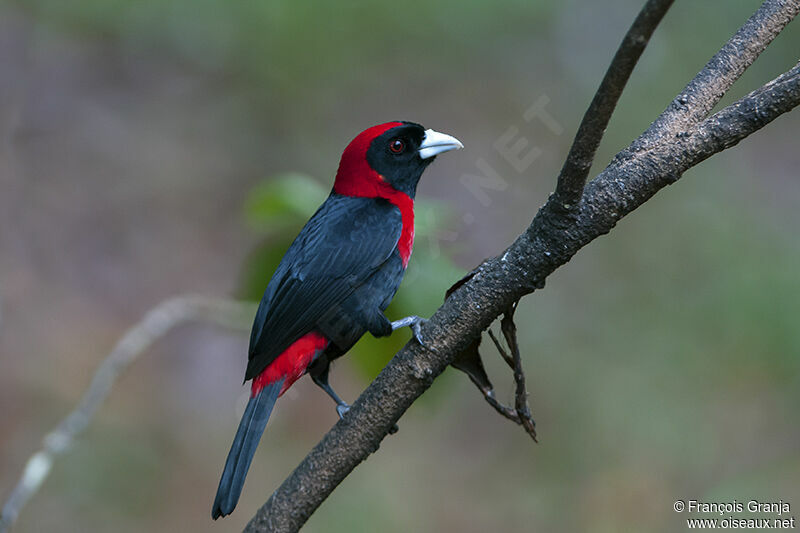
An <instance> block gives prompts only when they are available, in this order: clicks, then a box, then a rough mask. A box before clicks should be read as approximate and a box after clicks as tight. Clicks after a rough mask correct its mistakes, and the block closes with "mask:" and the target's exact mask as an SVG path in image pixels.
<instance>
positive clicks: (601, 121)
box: [555, 0, 674, 211]
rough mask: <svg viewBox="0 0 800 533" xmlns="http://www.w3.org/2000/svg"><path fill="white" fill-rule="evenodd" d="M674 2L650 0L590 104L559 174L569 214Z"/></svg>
mask: <svg viewBox="0 0 800 533" xmlns="http://www.w3.org/2000/svg"><path fill="white" fill-rule="evenodd" d="M673 1H674V0H648V2H647V3H646V4H645V5H644V7H642V10H641V11H640V12H639V15H638V16H637V17H636V20H634V21H633V24H632V25H631V27H630V29H629V30H628V33H626V34H625V37H624V38H623V39H622V43H620V45H619V49H618V50H617V53H616V54H615V55H614V59H612V60H611V65H609V67H608V70H607V71H606V74H605V76H604V77H603V81H601V82H600V87H598V89H597V92H596V93H595V95H594V98H593V99H592V103H591V104H589V109H587V110H586V114H584V115H583V120H582V121H581V124H580V126H579V127H578V132H577V133H576V134H575V139H574V140H573V141H572V146H571V147H570V149H569V154H567V158H566V160H565V161H564V166H563V167H562V168H561V172H560V173H559V175H558V183H557V185H556V192H555V194H556V197H557V200H556V202H557V205H560V206H561V207H563V208H564V210H565V211H568V210H569V209H571V208H572V207H574V206H575V204H577V203H578V200H580V197H581V194H583V187H584V186H585V185H586V178H587V177H588V176H589V170H590V169H591V168H592V161H594V155H595V152H597V147H598V146H600V141H601V140H602V139H603V134H604V133H605V131H606V127H608V121H609V120H611V114H612V113H613V112H614V108H615V107H616V106H617V101H618V100H619V97H620V96H621V95H622V91H623V89H625V85H626V84H627V83H628V79H629V78H630V76H631V73H632V72H633V69H634V67H635V66H636V63H637V62H638V61H639V58H640V57H641V55H642V52H644V49H645V47H646V46H647V43H648V41H650V37H651V36H652V35H653V32H654V31H655V29H656V27H657V26H658V24H659V23H660V22H661V19H662V18H664V15H665V14H666V13H667V10H668V9H669V8H670V6H671V5H672V2H673Z"/></svg>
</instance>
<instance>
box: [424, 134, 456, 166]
mask: <svg viewBox="0 0 800 533" xmlns="http://www.w3.org/2000/svg"><path fill="white" fill-rule="evenodd" d="M461 148H464V145H463V144H461V141H459V140H458V139H456V138H455V137H452V136H450V135H447V134H446V133H439V132H438V131H434V130H425V138H424V139H422V144H420V145H419V156H420V157H421V158H422V159H428V158H429V157H433V156H435V155H439V154H441V153H443V152H449V151H450V150H460V149H461Z"/></svg>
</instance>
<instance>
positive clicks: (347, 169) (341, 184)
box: [333, 122, 414, 268]
mask: <svg viewBox="0 0 800 533" xmlns="http://www.w3.org/2000/svg"><path fill="white" fill-rule="evenodd" d="M402 125H403V123H402V122H387V123H386V124H380V125H378V126H373V127H371V128H368V129H366V130H364V131H362V132H361V133H359V134H358V135H357V136H356V138H355V139H353V140H352V141H351V142H350V144H348V145H347V148H345V149H344V153H343V154H342V160H341V162H340V163H339V170H338V171H337V172H336V181H334V183H333V190H334V192H336V193H337V194H341V195H344V196H358V197H362V198H383V199H385V200H388V201H389V202H391V203H393V204H394V205H396V206H397V208H398V209H399V210H400V215H401V216H402V217H403V229H402V231H401V233H400V240H398V241H397V251H398V252H399V253H400V259H401V260H402V261H403V268H405V267H407V266H408V260H409V259H410V258H411V249H412V248H413V246H414V200H412V199H411V197H409V196H408V195H407V194H406V193H404V192H400V191H398V190H397V189H395V188H394V187H392V186H391V185H390V184H389V183H388V182H387V181H386V180H385V179H384V178H383V176H381V175H380V174H379V173H378V172H376V171H375V170H374V169H373V168H372V167H371V166H369V163H368V162H367V150H369V145H370V143H372V141H373V140H374V139H375V138H376V137H379V136H381V135H383V134H384V133H385V132H387V131H389V130H390V129H392V128H396V127H397V126H402Z"/></svg>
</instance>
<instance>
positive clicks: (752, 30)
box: [246, 0, 800, 531]
mask: <svg viewBox="0 0 800 533" xmlns="http://www.w3.org/2000/svg"><path fill="white" fill-rule="evenodd" d="M797 11H798V2H789V1H784V2H779V1H777V0H767V1H766V2H764V5H763V6H762V7H761V9H759V11H758V12H757V13H756V14H755V15H754V16H753V17H751V19H750V20H749V21H748V23H747V24H745V26H743V28H742V29H741V30H740V31H739V32H738V33H737V34H736V37H735V38H734V39H732V41H734V40H735V43H736V46H734V48H736V49H738V50H740V52H741V54H740V55H739V56H737V57H732V56H731V57H728V58H727V61H726V63H727V64H728V65H738V67H736V68H729V69H727V70H725V69H723V71H720V69H719V67H720V63H719V62H716V61H714V60H712V61H711V62H709V64H708V65H706V68H705V69H704V70H703V72H701V73H700V74H699V75H698V76H697V77H696V78H695V80H699V81H698V82H697V83H695V82H693V83H692V84H690V86H693V87H695V88H696V89H695V90H693V91H692V92H691V98H690V100H691V105H690V106H689V107H690V108H691V109H690V111H689V113H683V112H680V113H677V114H676V112H675V110H674V109H673V108H672V107H670V108H669V109H667V110H666V111H665V112H664V113H663V114H662V115H661V117H659V119H657V120H656V122H655V123H654V124H653V125H652V126H651V128H650V129H648V130H647V131H646V132H645V133H643V134H642V135H641V136H640V137H639V138H638V139H636V141H634V143H633V144H632V145H631V147H629V148H627V149H625V150H623V151H622V152H620V153H619V154H617V156H616V157H615V158H614V159H613V160H612V162H611V163H610V164H609V165H608V166H607V167H606V168H605V170H603V172H601V173H600V175H599V176H598V177H597V178H595V179H594V180H593V181H591V182H590V183H589V184H588V186H586V188H585V190H584V192H583V196H582V198H581V201H580V203H579V204H578V206H577V209H576V212H575V215H574V217H570V218H571V219H572V220H571V221H569V223H568V224H566V225H565V224H564V221H563V217H560V215H559V213H560V212H562V211H563V210H562V211H559V209H558V208H556V207H554V206H553V202H552V197H551V201H549V202H548V203H547V204H545V206H544V207H542V208H541V209H540V210H539V212H538V213H537V214H536V217H535V218H534V220H533V222H532V223H531V225H530V227H529V228H528V229H527V230H526V231H525V232H524V233H523V234H522V235H520V236H519V237H518V238H517V239H516V240H515V242H514V243H513V244H512V245H511V246H510V247H509V248H508V249H506V251H505V252H504V253H503V254H502V255H501V256H499V257H496V258H493V259H489V260H487V261H484V262H483V263H482V264H481V265H480V266H479V267H478V268H477V269H476V270H475V271H474V275H472V276H471V277H470V279H469V280H467V281H466V282H465V283H464V284H463V285H462V286H461V287H460V288H458V289H457V290H456V291H455V292H453V294H451V295H450V297H449V298H448V299H447V301H446V302H445V303H444V305H442V306H441V307H440V308H439V309H438V310H437V311H436V313H435V314H434V315H433V316H432V317H431V319H430V321H429V322H428V323H427V324H426V325H425V326H424V328H423V329H424V332H423V336H424V338H425V339H428V343H429V344H431V348H434V349H435V352H434V351H432V350H428V349H425V348H423V347H421V346H420V345H418V344H416V343H415V342H409V343H408V344H407V345H406V346H405V347H404V348H403V349H402V350H401V351H400V352H398V353H397V354H396V355H395V356H394V358H393V359H392V360H391V361H390V362H389V364H388V365H386V367H385V368H384V369H383V371H381V373H380V374H379V375H378V377H377V378H376V379H375V380H374V381H373V382H372V383H371V384H370V385H369V386H368V387H367V389H366V390H365V391H364V393H363V394H362V395H361V396H360V397H359V398H358V400H356V402H355V403H354V404H353V406H352V408H351V409H350V411H349V412H348V414H347V416H345V417H344V419H342V420H340V421H339V422H338V423H337V424H336V425H335V426H334V427H333V428H332V429H331V431H329V432H328V433H327V434H326V435H325V437H324V438H323V439H322V441H320V443H319V444H317V446H315V447H314V449H313V450H312V451H311V452H310V453H309V454H308V455H307V456H306V458H305V459H304V460H303V461H302V462H301V463H300V465H299V466H298V467H297V468H296V469H295V470H294V472H292V474H291V475H290V476H289V477H288V478H287V479H286V480H285V481H284V482H283V484H282V485H281V486H280V487H279V488H278V490H276V491H275V493H274V494H273V495H272V496H271V497H270V498H269V500H268V501H267V502H266V503H265V504H264V505H263V506H262V507H261V509H259V510H258V512H257V513H256V515H255V516H254V517H253V519H252V520H251V521H250V523H249V524H248V526H247V528H246V531H297V530H298V529H299V528H300V527H301V526H302V525H303V524H304V523H305V522H306V520H308V518H309V517H310V516H311V514H312V513H313V512H314V511H315V510H316V509H317V508H318V507H319V505H320V504H322V502H323V501H324V500H325V499H326V498H327V497H328V495H329V494H330V493H331V492H332V491H333V490H334V489H335V488H336V487H337V486H338V485H339V483H341V482H342V480H344V478H345V477H346V476H347V475H348V474H349V473H350V472H351V471H352V470H353V469H354V468H355V467H356V466H358V465H359V464H360V463H361V462H362V461H364V460H365V459H366V458H367V457H368V456H369V454H371V453H372V452H374V451H376V450H377V449H378V447H379V446H380V443H381V441H382V440H383V438H384V437H385V436H386V434H387V433H388V432H389V430H390V429H391V428H392V426H393V425H394V424H395V423H396V422H397V421H398V420H399V418H400V417H401V416H402V415H403V413H404V412H405V411H406V409H408V408H409V407H410V406H411V404H412V403H413V402H414V401H415V400H416V399H417V398H418V397H419V396H420V395H421V394H422V393H423V392H424V391H425V390H426V389H428V387H430V386H431V384H432V383H433V380H434V379H435V378H436V377H437V376H438V375H439V374H441V373H442V372H443V371H444V370H445V369H446V368H447V366H448V365H450V364H451V363H452V362H453V360H454V359H455V358H456V357H457V355H458V354H460V353H461V352H462V351H463V350H465V349H466V348H467V347H468V346H469V345H470V344H471V343H473V342H474V339H475V338H476V337H477V336H478V335H480V333H481V332H482V331H484V330H485V329H486V328H487V327H489V325H490V324H491V322H492V321H493V320H494V319H495V318H496V317H498V316H499V315H500V314H502V313H503V312H504V311H505V310H506V309H508V308H509V306H511V305H512V304H513V303H514V302H516V301H518V300H519V299H520V298H521V297H522V296H524V295H526V294H530V293H531V292H533V291H534V290H535V289H537V288H542V287H544V282H545V279H546V278H547V276H549V275H550V274H551V273H552V272H553V271H554V270H555V269H556V268H558V267H559V266H561V265H563V264H565V263H566V262H567V261H569V260H570V259H571V258H572V256H573V255H575V253H577V252H578V250H580V249H581V248H582V247H583V246H585V245H586V244H588V243H589V242H591V241H593V240H594V239H596V238H597V237H599V236H601V235H604V234H606V233H608V232H609V231H611V229H613V227H614V226H615V225H616V223H617V222H618V221H619V220H621V219H622V218H623V217H624V216H625V215H627V214H628V213H630V212H631V211H633V210H634V209H636V208H637V207H639V206H641V205H642V204H644V203H645V202H646V201H647V200H649V199H650V198H651V197H652V196H653V195H654V194H655V193H656V192H658V191H659V190H660V189H662V188H663V187H666V186H667V185H669V184H671V183H674V182H675V181H676V180H677V179H679V178H680V177H681V176H682V175H683V173H684V172H685V171H686V170H688V169H689V168H691V167H693V166H695V165H697V164H698V163H699V162H701V161H703V160H705V159H707V158H708V157H710V156H711V155H713V154H715V153H718V152H721V151H723V150H725V149H726V148H729V147H730V146H733V145H734V144H736V143H738V142H739V141H740V140H741V139H743V138H745V137H747V136H748V135H750V134H752V133H754V132H755V131H757V130H759V129H761V128H762V127H764V126H765V125H766V124H768V123H769V122H771V121H772V120H774V119H775V118H777V117H778V116H780V115H781V114H783V113H785V112H787V111H789V110H791V109H793V108H794V107H796V106H797V105H798V104H800V72H798V67H795V68H793V69H792V70H790V71H789V72H787V73H786V74H784V75H782V76H780V77H779V78H777V79H776V80H774V81H772V82H770V83H769V84H767V85H765V86H764V87H762V88H761V89H758V90H757V91H754V92H752V93H750V94H749V95H747V96H746V97H744V98H742V99H741V100H739V101H738V102H736V103H735V104H733V105H731V106H728V107H726V108H725V109H723V110H722V111H720V112H719V113H717V114H716V115H714V116H713V117H711V118H710V119H708V120H707V121H705V122H703V123H701V124H699V125H697V126H696V127H694V128H692V127H691V126H692V125H693V124H697V122H699V121H700V120H702V118H703V117H704V116H705V114H707V113H708V111H709V110H710V109H712V108H713V106H714V105H715V104H716V102H718V101H719V98H721V96H722V94H721V93H724V92H725V90H727V88H728V87H730V84H732V83H733V80H735V79H736V78H737V77H738V76H739V74H741V70H744V68H746V67H747V65H749V64H750V63H752V60H754V59H755V56H757V55H758V53H760V51H761V50H763V49H764V48H765V47H766V46H767V44H769V42H770V41H771V40H772V39H773V38H774V36H775V35H777V33H779V32H780V31H781V29H782V28H783V27H784V26H785V25H786V24H787V23H788V21H789V20H791V18H792V17H794V16H795V15H796V14H797ZM729 45H730V42H729V44H728V45H726V48H723V50H722V51H721V52H720V54H722V53H723V52H724V51H725V50H727V47H729ZM720 54H717V56H715V57H718V56H720ZM723 55H725V54H723ZM734 55H735V54H734ZM744 56H749V57H744ZM718 76H722V77H723V78H724V79H723V82H722V83H721V84H720V83H714V82H713V79H714V78H715V77H718ZM687 102H688V100H687ZM681 117H683V119H682V118H681ZM681 122H684V123H686V124H687V125H688V127H687V128H682V127H681V128H677V129H674V125H673V123H681ZM655 138H658V139H664V140H665V142H657V143H653V142H651V141H652V140H653V139H655ZM667 140H668V142H666V141H667Z"/></svg>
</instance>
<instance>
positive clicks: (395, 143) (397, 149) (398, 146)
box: [389, 139, 406, 154]
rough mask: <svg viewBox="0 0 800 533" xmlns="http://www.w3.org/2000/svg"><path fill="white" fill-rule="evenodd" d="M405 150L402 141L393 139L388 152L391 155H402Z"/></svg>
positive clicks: (404, 144)
mask: <svg viewBox="0 0 800 533" xmlns="http://www.w3.org/2000/svg"><path fill="white" fill-rule="evenodd" d="M405 149H406V143H404V142H403V139H393V140H392V141H391V142H390V143H389V150H391V151H392V153H393V154H402V153H403V150H405Z"/></svg>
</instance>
